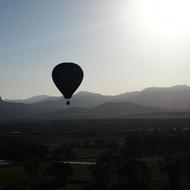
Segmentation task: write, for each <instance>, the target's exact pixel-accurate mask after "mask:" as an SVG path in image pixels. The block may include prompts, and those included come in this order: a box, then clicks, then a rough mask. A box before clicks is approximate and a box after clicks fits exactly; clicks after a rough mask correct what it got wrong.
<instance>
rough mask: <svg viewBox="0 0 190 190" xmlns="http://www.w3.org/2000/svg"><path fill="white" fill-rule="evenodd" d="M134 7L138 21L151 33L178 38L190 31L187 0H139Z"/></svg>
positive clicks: (189, 12) (189, 5) (189, 14)
mask: <svg viewBox="0 0 190 190" xmlns="http://www.w3.org/2000/svg"><path fill="white" fill-rule="evenodd" d="M138 2H139V3H138V4H137V3H136V5H137V7H136V11H137V12H136V14H137V15H138V17H139V19H140V22H141V23H142V24H144V26H145V27H146V29H147V30H149V31H151V32H152V33H153V34H157V35H161V36H162V37H166V38H180V37H182V36H183V35H187V34H189V31H190V11H189V10H190V1H189V0H141V1H138Z"/></svg>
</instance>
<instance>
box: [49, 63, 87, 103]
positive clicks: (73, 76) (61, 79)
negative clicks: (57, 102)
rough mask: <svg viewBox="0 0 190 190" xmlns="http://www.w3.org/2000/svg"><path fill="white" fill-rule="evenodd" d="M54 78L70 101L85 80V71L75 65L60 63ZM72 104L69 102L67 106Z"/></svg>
mask: <svg viewBox="0 0 190 190" xmlns="http://www.w3.org/2000/svg"><path fill="white" fill-rule="evenodd" d="M52 78H53V81H54V83H55V85H56V86H57V88H58V89H59V91H60V92H61V93H62V94H63V96H64V97H65V98H66V99H70V98H71V97H72V95H73V93H74V92H75V91H76V89H77V88H78V87H79V85H80V84H81V82H82V80H83V71H82V69H81V68H80V66H79V65H77V64H75V63H60V64H58V65H56V66H55V67H54V69H53V71H52ZM69 104H70V102H69V100H67V105H69Z"/></svg>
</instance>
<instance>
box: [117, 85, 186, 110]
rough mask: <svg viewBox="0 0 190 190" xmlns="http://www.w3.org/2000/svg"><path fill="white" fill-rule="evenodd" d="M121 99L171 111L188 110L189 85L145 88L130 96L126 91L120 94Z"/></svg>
mask: <svg viewBox="0 0 190 190" xmlns="http://www.w3.org/2000/svg"><path fill="white" fill-rule="evenodd" d="M118 98H120V97H118ZM122 100H126V101H131V102H134V103H137V104H142V105H146V106H154V107H160V108H164V109H168V110H172V111H189V110H190V87H189V86H186V85H178V86H173V87H168V88H167V87H166V88H156V87H153V88H146V89H144V90H142V91H140V92H138V93H135V94H134V95H132V96H130V97H129V96H128V93H126V94H125V96H124V95H122Z"/></svg>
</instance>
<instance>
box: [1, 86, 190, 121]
mask: <svg viewBox="0 0 190 190" xmlns="http://www.w3.org/2000/svg"><path fill="white" fill-rule="evenodd" d="M189 112H190V87H189V86H186V85H177V86H173V87H159V88H158V87H150V88H146V89H144V90H142V91H135V92H127V93H124V94H120V95H116V96H105V95H101V94H96V93H91V92H83V91H82V92H78V93H77V94H75V95H74V96H73V98H72V100H71V105H70V106H66V104H65V99H64V98H63V97H53V96H46V95H41V96H35V97H31V98H29V99H26V100H1V101H0V119H1V120H2V119H3V120H7V119H8V120H10V119H15V118H33V119H34V118H38V119H39V118H46V119H48V118H49V119H65V118H72V119H73V118H127V117H142V116H145V117H149V116H151V117H152V116H153V115H154V116H155V115H159V116H160V115H164V116H166V115H170V116H171V115H175V117H176V116H179V115H183V116H184V115H185V116H186V117H189V114H187V113H189ZM176 113H181V114H176Z"/></svg>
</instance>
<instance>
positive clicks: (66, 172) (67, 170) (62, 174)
mask: <svg viewBox="0 0 190 190" xmlns="http://www.w3.org/2000/svg"><path fill="white" fill-rule="evenodd" d="M48 173H49V174H50V175H51V176H52V177H53V178H54V179H55V180H56V181H57V182H58V183H65V182H66V179H67V178H68V177H70V176H72V175H73V169H72V167H71V166H70V164H68V163H63V162H52V163H51V164H50V166H49V168H48Z"/></svg>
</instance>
